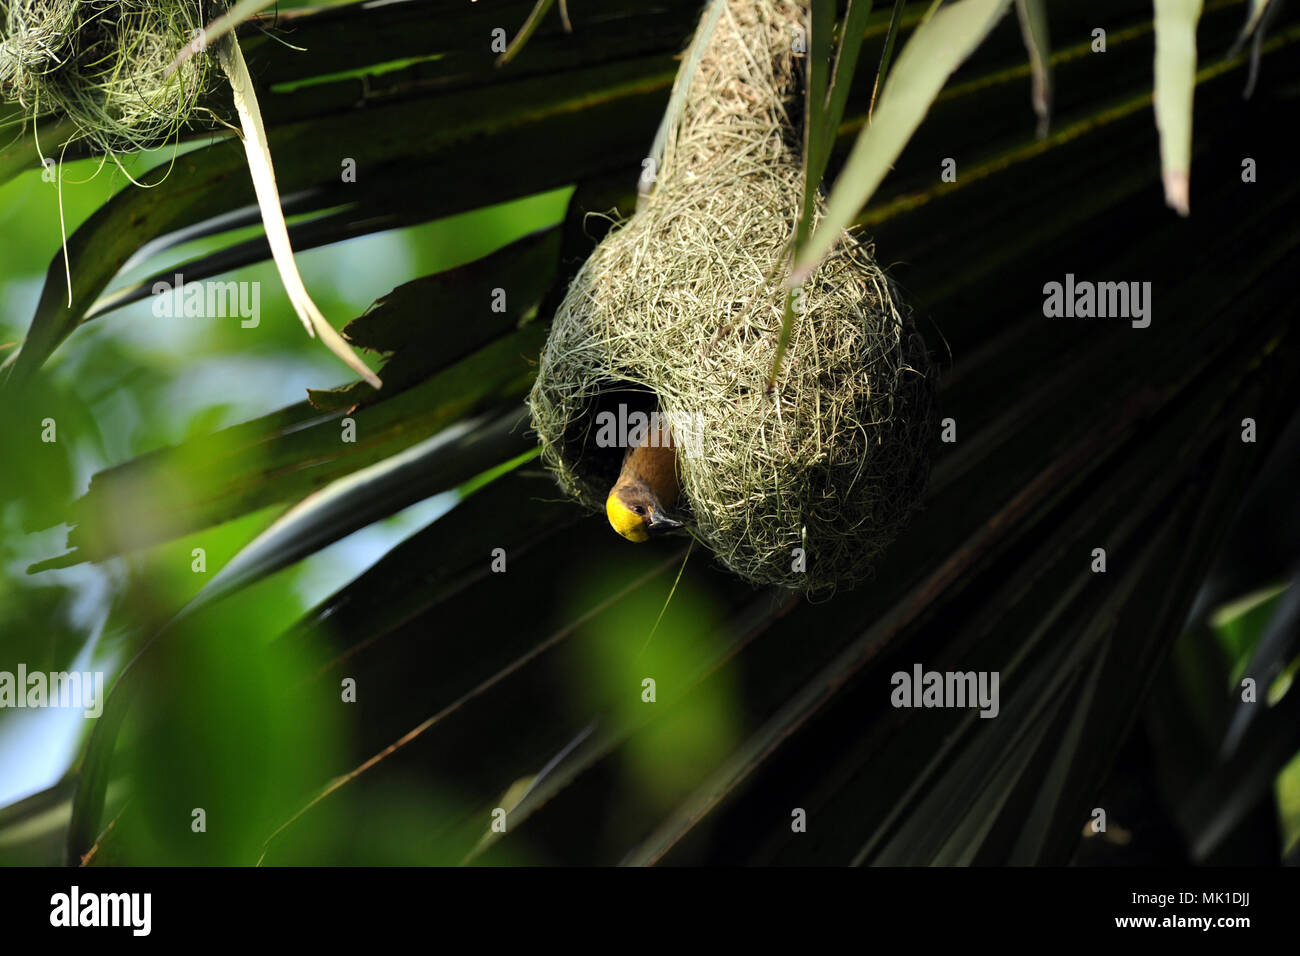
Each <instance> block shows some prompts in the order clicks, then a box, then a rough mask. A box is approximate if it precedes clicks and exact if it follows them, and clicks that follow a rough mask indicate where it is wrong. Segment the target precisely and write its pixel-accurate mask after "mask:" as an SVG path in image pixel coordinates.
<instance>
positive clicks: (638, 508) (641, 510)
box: [632, 505, 645, 516]
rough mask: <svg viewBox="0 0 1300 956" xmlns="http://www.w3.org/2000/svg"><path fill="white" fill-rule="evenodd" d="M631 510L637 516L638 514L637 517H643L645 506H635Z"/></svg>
mask: <svg viewBox="0 0 1300 956" xmlns="http://www.w3.org/2000/svg"><path fill="white" fill-rule="evenodd" d="M632 510H633V511H635V512H636V513H637V514H639V515H642V516H644V515H645V505H637V506H636V507H634V508H633V509H632Z"/></svg>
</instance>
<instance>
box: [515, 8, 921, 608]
mask: <svg viewBox="0 0 1300 956" xmlns="http://www.w3.org/2000/svg"><path fill="white" fill-rule="evenodd" d="M804 22H805V20H804V5H803V4H800V3H795V2H789V0H727V4H726V9H725V10H724V11H723V12H722V14H721V18H720V20H719V21H718V24H717V27H716V29H715V31H714V33H713V35H712V38H711V39H710V40H709V42H708V46H707V47H706V48H705V51H704V55H703V58H702V59H701V61H700V64H699V67H698V70H697V72H696V75H695V77H694V80H693V82H692V84H691V88H690V91H689V94H688V96H687V99H686V107H685V109H684V111H683V114H682V116H681V117H680V118H679V120H678V122H677V125H676V128H675V130H673V131H672V133H671V134H670V136H669V138H668V141H667V145H666V148H665V156H664V162H663V166H662V169H661V170H660V172H659V177H658V182H657V185H656V187H655V190H654V192H653V193H652V195H651V196H650V197H649V199H648V201H647V203H646V205H645V206H644V207H643V208H642V209H641V210H640V211H639V212H638V213H637V214H636V216H635V217H634V218H632V219H631V220H630V221H629V222H627V223H626V224H624V225H623V226H622V227H621V228H618V229H616V230H614V231H613V232H611V233H610V234H609V235H608V236H607V237H606V238H605V240H604V241H603V242H601V244H600V245H599V246H598V247H597V248H596V249H595V251H594V252H593V253H592V255H591V256H590V257H589V258H588V260H587V262H586V263H585V264H584V266H583V267H582V269H581V270H580V272H579V273H578V275H577V276H576V277H575V278H574V280H573V282H572V284H571V286H570V288H569V290H568V292H567V295H566V296H565V298H564V301H563V303H562V304H561V306H560V308H559V310H558V311H557V313H556V316H555V319H554V323H553V326H552V330H551V334H550V338H549V340H548V342H547V344H546V348H545V349H544V351H543V353H542V356H541V360H540V364H539V369H538V376H537V380H536V383H535V385H534V387H533V390H532V393H531V396H530V403H531V407H532V413H533V427H534V428H535V430H536V432H537V435H538V437H539V440H540V442H541V447H542V456H543V460H544V462H545V463H546V464H547V465H548V466H549V467H550V468H551V469H552V470H553V471H554V473H555V475H556V477H557V479H558V481H559V483H560V485H561V487H562V488H563V489H564V490H565V491H566V492H567V493H568V494H570V495H572V496H574V497H576V498H577V499H578V500H580V501H581V502H582V503H583V504H584V505H586V506H587V507H588V508H590V509H592V510H593V511H603V505H604V501H605V497H606V495H607V494H608V492H609V489H610V485H611V481H610V475H611V467H613V469H614V470H615V471H616V470H617V463H618V461H619V459H620V458H621V449H616V450H615V451H614V453H613V454H612V455H611V452H610V451H609V450H607V449H602V448H599V447H597V444H598V443H596V442H595V441H594V438H595V437H596V433H597V430H596V428H594V427H593V421H592V419H593V414H594V411H595V409H597V408H598V407H600V405H601V403H602V400H603V397H605V396H608V395H609V394H610V393H612V392H617V391H620V390H628V391H632V392H650V393H653V395H654V396H656V397H657V404H658V408H659V410H660V411H661V412H662V413H664V414H665V415H666V416H667V418H668V419H669V420H670V421H671V422H673V423H674V438H675V440H676V442H677V444H678V446H679V450H678V466H679V470H680V473H681V485H682V494H683V499H684V500H683V501H681V502H680V503H679V505H678V511H684V512H685V513H686V515H687V516H688V518H689V519H690V522H691V524H692V525H693V528H694V530H695V532H696V534H697V535H698V537H699V538H700V539H702V541H703V542H704V543H705V544H707V545H708V546H709V547H710V548H711V549H712V550H713V552H714V553H715V555H716V557H717V559H718V560H719V561H720V562H721V563H722V564H723V565H724V566H725V567H727V568H728V569H730V570H731V571H733V572H734V573H736V574H738V575H740V576H741V577H742V578H745V579H746V580H748V581H751V582H753V583H755V584H777V585H781V586H784V587H788V588H793V589H797V590H800V591H804V592H809V593H815V594H824V593H827V592H831V591H833V590H835V589H836V588H840V587H848V586H853V585H855V584H858V583H859V582H861V581H862V580H863V579H864V578H865V577H866V576H867V575H868V574H869V573H870V570H871V568H872V566H873V564H874V563H875V562H876V560H877V559H878V558H879V557H880V555H881V553H882V552H883V551H884V549H885V547H886V545H887V544H888V543H889V542H890V541H891V540H892V539H893V538H894V537H895V536H896V535H897V534H898V533H899V531H900V530H901V528H902V527H903V525H904V523H905V520H906V518H907V516H908V514H909V512H910V511H911V510H912V508H913V507H914V505H915V503H916V501H917V499H918V498H919V496H920V494H921V491H922V490H923V487H924V484H925V481H926V478H927V476H928V472H929V449H930V447H931V442H932V441H933V437H932V436H933V429H932V422H933V376H932V375H931V374H930V366H929V362H928V358H927V352H926V349H925V346H924V343H923V342H922V341H921V338H920V336H919V335H918V334H917V333H916V331H915V329H914V328H913V326H912V323H911V321H910V318H909V317H908V314H907V312H906V310H905V308H904V307H903V306H901V305H900V304H899V302H898V299H897V296H896V294H895V290H894V289H893V287H892V285H891V283H890V281H889V280H888V278H887V277H886V276H885V275H884V273H883V272H882V271H881V270H880V268H879V267H878V266H877V265H876V263H875V262H874V260H873V259H872V255H871V252H872V250H871V248H870V247H869V246H864V245H863V244H861V243H860V242H859V241H858V240H857V239H855V238H854V237H852V236H850V235H849V234H847V233H846V234H845V235H844V236H843V238H842V240H841V242H840V243H838V245H837V248H836V250H835V251H834V253H833V254H832V255H831V256H830V257H829V258H828V259H827V261H826V262H825V263H824V264H823V265H822V267H821V268H820V269H819V270H818V271H817V272H816V273H815V274H814V275H813V276H812V277H811V278H810V279H809V280H808V281H807V282H806V283H805V284H804V286H803V288H802V289H801V290H800V294H799V296H798V299H797V302H798V305H799V308H798V309H797V310H796V313H797V314H796V321H795V324H794V330H793V336H792V338H791V341H790V345H789V351H788V352H787V354H786V357H785V360H784V363H783V365H782V367H781V371H780V374H779V376H778V378H777V381H776V383H775V388H774V389H773V390H772V391H771V392H769V391H768V390H767V387H766V386H767V377H768V375H769V374H770V371H771V368H772V363H773V359H774V357H775V350H776V347H777V340H778V338H779V335H780V329H781V322H782V315H783V307H784V294H785V293H784V285H783V282H784V278H785V276H786V275H788V262H787V256H788V250H789V243H790V240H791V238H792V236H793V234H794V229H795V224H796V219H797V216H798V212H799V203H800V196H801V193H802V189H803V171H802V166H801V156H800V149H801V143H802V127H801V125H800V124H801V122H802V121H801V113H802V97H803V94H802V82H803V60H802V59H799V58H796V57H795V56H794V55H793V52H792V47H793V43H792V41H793V39H794V37H795V35H796V30H797V28H801V27H802V25H803V24H804ZM678 422H681V423H686V424H688V425H690V424H694V425H695V426H696V427H692V428H687V429H684V430H679V429H678V428H677V425H676V423H678ZM611 460H612V462H613V465H612V466H611ZM795 549H803V554H804V557H805V559H806V560H805V562H804V563H805V564H806V568H805V569H803V570H800V569H799V565H800V563H801V562H800V561H799V554H798V552H796V550H795Z"/></svg>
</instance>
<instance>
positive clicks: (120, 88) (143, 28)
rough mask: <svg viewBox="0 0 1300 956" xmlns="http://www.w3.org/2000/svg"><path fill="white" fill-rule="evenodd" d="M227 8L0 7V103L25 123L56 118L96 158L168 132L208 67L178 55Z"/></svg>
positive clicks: (201, 86) (37, 3)
mask: <svg viewBox="0 0 1300 956" xmlns="http://www.w3.org/2000/svg"><path fill="white" fill-rule="evenodd" d="M225 7H226V4H225V3H224V2H219V0H0V98H3V99H4V100H7V101H9V102H14V103H18V104H20V105H21V106H22V107H23V108H24V110H25V111H26V113H27V115H28V117H30V118H33V119H35V118H37V117H40V116H45V115H52V116H60V117H64V118H66V119H68V120H70V121H71V122H72V123H73V124H74V125H75V127H76V132H75V133H74V134H73V136H72V137H71V138H72V139H84V140H88V141H90V143H91V144H92V145H93V146H94V147H95V148H97V149H99V150H101V151H103V152H127V151H131V150H137V149H147V148H149V147H153V146H157V145H159V144H161V143H163V142H165V141H166V140H167V139H168V138H169V137H170V136H172V135H174V134H175V133H176V132H177V131H178V130H179V129H180V127H181V126H183V125H184V124H185V122H186V120H187V119H188V118H189V117H190V115H191V113H192V112H193V111H194V108H195V105H196V103H197V101H198V98H199V97H200V96H201V95H202V94H203V93H204V92H205V91H206V89H207V87H208V83H209V78H210V77H209V73H210V70H211V66H210V64H209V60H208V58H207V57H198V56H196V57H191V58H190V59H189V60H187V61H186V62H185V64H183V65H182V66H181V67H180V68H179V69H178V70H176V72H175V73H172V74H171V75H168V71H169V68H170V66H171V64H172V61H173V60H174V59H175V57H176V51H177V50H179V49H181V48H182V47H184V46H185V45H186V44H187V43H190V42H191V41H192V40H193V39H194V37H195V36H197V35H198V31H199V30H201V29H202V27H203V26H204V24H205V23H206V22H207V21H208V20H209V19H210V18H211V17H212V16H214V15H215V14H217V13H219V12H221V11H222V10H224V9H225Z"/></svg>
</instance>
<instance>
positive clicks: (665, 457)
mask: <svg viewBox="0 0 1300 956" xmlns="http://www.w3.org/2000/svg"><path fill="white" fill-rule="evenodd" d="M676 503H677V450H676V449H675V448H674V447H673V439H672V435H671V434H670V433H669V431H668V427H667V426H666V425H665V426H662V427H660V426H658V425H657V424H656V426H655V427H652V428H651V429H649V432H648V434H647V435H646V438H645V441H644V442H642V443H641V444H640V445H634V446H631V447H629V448H628V450H627V451H626V452H625V453H624V455H623V468H622V470H621V471H620V472H619V474H618V481H616V482H614V487H613V488H612V489H610V492H609V497H608V498H606V499H605V514H606V515H608V516H609V523H610V526H611V527H612V528H613V529H614V530H615V531H617V532H618V533H619V534H621V535H622V536H623V537H625V538H627V540H629V541H649V540H650V536H651V535H654V534H662V533H663V532H665V531H672V530H673V529H675V528H680V527H681V526H682V523H681V522H680V521H677V520H675V519H673V518H671V517H670V516H669V515H668V514H667V510H668V509H669V508H672V507H673V505H675V504H676Z"/></svg>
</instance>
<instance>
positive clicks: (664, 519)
mask: <svg viewBox="0 0 1300 956" xmlns="http://www.w3.org/2000/svg"><path fill="white" fill-rule="evenodd" d="M681 526H682V523H681V522H680V521H678V520H677V519H675V518H670V517H668V516H667V515H666V514H663V513H662V512H659V511H652V512H650V520H649V521H647V522H646V530H647V531H649V532H650V533H651V534H663V533H665V532H667V531H675V530H677V529H678V528H680V527H681Z"/></svg>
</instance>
